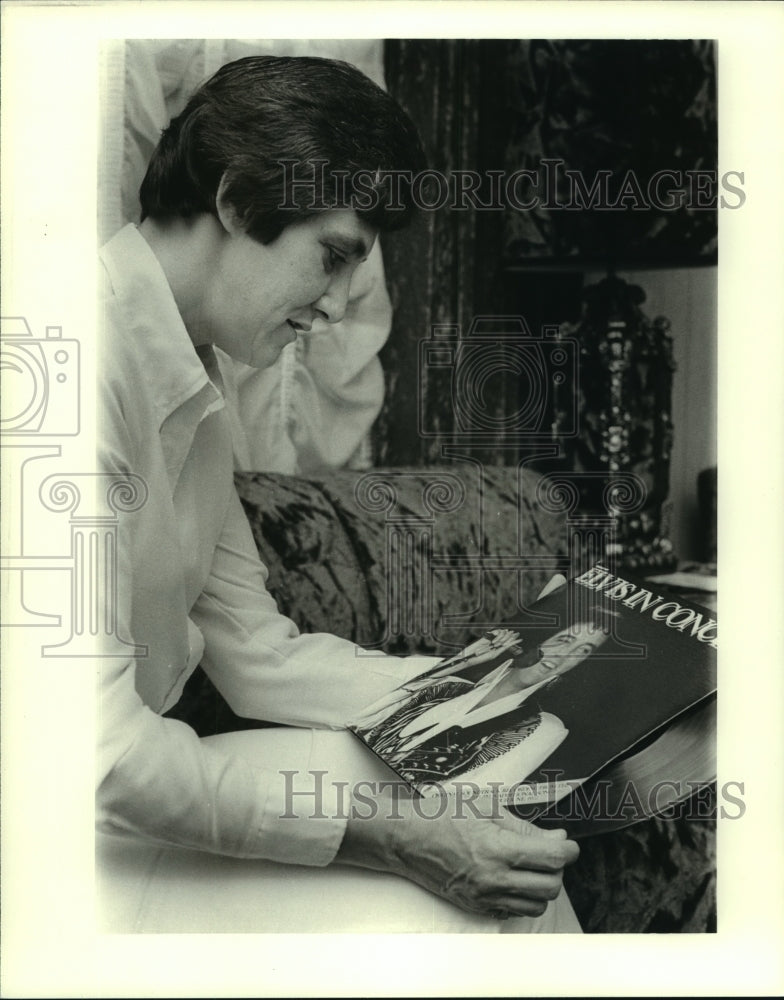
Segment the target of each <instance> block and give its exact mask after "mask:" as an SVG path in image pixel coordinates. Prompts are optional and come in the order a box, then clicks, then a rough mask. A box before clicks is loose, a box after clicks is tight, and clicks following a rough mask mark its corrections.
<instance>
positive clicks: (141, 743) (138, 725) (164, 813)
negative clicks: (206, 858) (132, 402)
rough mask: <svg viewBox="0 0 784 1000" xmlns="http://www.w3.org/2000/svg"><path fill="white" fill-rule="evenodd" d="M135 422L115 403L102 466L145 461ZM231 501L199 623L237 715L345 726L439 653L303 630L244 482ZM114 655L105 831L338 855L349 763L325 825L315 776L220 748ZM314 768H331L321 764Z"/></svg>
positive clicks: (127, 546)
mask: <svg viewBox="0 0 784 1000" xmlns="http://www.w3.org/2000/svg"><path fill="white" fill-rule="evenodd" d="M124 424H125V421H124V419H123V415H122V413H121V412H120V409H119V408H118V407H117V406H114V407H112V408H110V409H109V410H108V411H107V416H106V419H105V420H104V430H105V437H106V438H107V439H108V440H110V441H111V442H112V447H109V448H103V449H102V462H101V465H102V468H103V470H104V471H108V472H111V473H113V474H122V473H127V472H128V471H129V470H130V469H131V468H132V467H133V464H134V463H133V462H132V461H129V458H128V456H129V455H131V453H132V448H131V445H130V440H129V439H127V435H126V434H125V433H124V429H123V428H124ZM112 429H114V431H115V433H111V432H112ZM231 497H232V500H231V503H230V505H229V515H228V517H227V520H226V523H225V526H224V530H223V534H222V537H221V539H220V544H219V545H218V546H217V548H216V551H215V556H214V565H213V567H212V574H211V576H210V578H209V582H208V585H207V587H206V589H205V591H204V593H203V594H202V596H201V597H200V598H199V600H198V601H197V603H196V605H195V607H194V609H193V611H192V618H193V622H194V624H195V625H196V627H197V628H198V629H199V631H200V632H201V633H202V635H203V637H204V640H205V662H206V664H207V665H208V669H209V670H210V672H211V674H212V676H213V677H214V679H215V680H216V683H217V684H218V686H219V687H220V688H221V690H223V691H224V693H225V694H226V695H227V697H228V698H229V700H230V702H231V703H232V704H233V705H234V707H235V708H236V709H237V710H238V711H239V713H240V714H243V715H257V716H259V717H261V718H268V719H274V720H277V721H280V722H288V723H290V724H294V725H298V726H316V727H318V726H324V727H334V728H338V727H340V726H341V724H342V721H343V720H344V719H345V718H346V717H347V716H348V714H349V713H351V712H352V711H353V710H354V706H356V705H359V704H365V703H366V702H367V701H370V700H372V699H373V698H374V697H376V696H377V693H379V692H382V691H386V690H389V689H390V688H392V687H394V686H395V685H397V684H398V683H400V682H402V681H403V680H404V679H406V678H407V676H409V675H410V674H412V673H419V672H420V671H421V670H423V669H425V668H426V667H427V666H428V665H429V664H430V663H431V662H432V658H430V657H412V658H408V659H404V660H400V659H397V658H393V657H384V656H377V655H376V656H372V655H371V656H368V657H366V656H364V655H363V653H362V651H360V650H358V649H357V648H356V647H355V646H353V645H352V644H351V643H348V642H344V641H342V640H340V639H337V638H335V637H332V636H327V635H322V636H299V635H298V633H297V630H296V628H295V626H294V625H293V623H292V622H290V621H289V620H288V619H286V618H284V617H283V616H281V615H280V614H279V613H278V611H277V609H276V607H275V604H274V602H273V601H272V599H271V597H270V596H269V594H268V593H267V591H266V589H265V587H264V575H265V571H264V569H263V567H262V566H261V563H260V561H259V559H258V557H257V555H256V551H255V545H254V543H253V538H252V534H251V533H250V528H249V526H248V524H247V521H246V520H245V517H244V513H243V511H242V508H241V505H240V503H239V499H238V498H237V496H236V494H235V493H234V491H233V489H232V490H231ZM120 524H121V527H120V531H119V534H118V546H117V560H118V588H117V602H116V608H115V612H116V621H117V634H118V635H120V636H122V637H123V638H125V639H126V640H130V641H133V635H132V626H131V620H132V616H131V613H130V609H131V602H132V594H133V593H134V555H133V547H132V532H131V531H130V530H129V529H128V528H127V527H124V522H123V521H122V520H121V522H120ZM104 652H105V655H103V656H102V657H101V660H100V680H101V697H100V702H99V704H100V740H99V756H98V761H99V772H98V794H97V821H98V825H99V827H100V828H101V829H104V830H107V831H112V832H115V833H116V832H124V833H129V834H133V835H136V836H140V837H143V838H145V839H148V840H152V841H155V842H158V843H161V844H166V845H177V846H184V847H191V848H196V849H199V850H203V851H208V852H212V853H217V854H225V855H229V856H233V857H241V858H265V859H268V860H272V861H278V862H289V863H296V864H306V865H326V864H328V863H330V862H331V861H332V860H333V859H334V857H335V854H336V853H337V851H338V848H339V847H340V844H341V841H342V839H343V835H344V832H345V825H346V818H345V813H344V812H343V810H342V809H341V807H340V804H339V802H338V801H337V798H338V795H339V788H340V783H341V782H342V781H344V779H345V778H346V777H351V776H350V775H343V774H342V773H334V772H335V769H336V768H337V771H338V772H340V767H341V765H339V764H337V765H336V764H330V762H325V766H324V768H323V769H322V770H324V772H325V773H324V775H323V781H322V785H323V806H322V812H323V814H324V817H326V818H323V817H322V818H321V819H317V820H314V819H313V817H312V816H311V815H310V811H311V810H310V805H309V798H308V795H307V794H306V793H307V792H308V790H309V789H311V788H312V781H313V779H312V776H311V775H310V774H309V773H308V772H306V771H301V770H297V772H296V773H291V772H290V773H289V774H288V775H286V774H284V773H283V772H284V770H285V765H286V762H285V761H282V760H280V759H278V758H277V757H275V756H274V755H272V757H271V759H270V760H269V762H266V761H264V762H262V761H260V760H254V761H249V760H247V759H245V758H243V757H241V756H238V755H233V754H231V753H229V752H227V751H226V750H225V749H223V748H221V747H216V746H211V745H209V741H204V740H201V739H199V737H198V736H197V735H196V733H195V732H194V731H193V730H192V729H191V728H190V727H189V726H187V725H185V724H183V723H181V722H178V721H176V720H173V719H167V718H164V717H162V716H160V715H158V714H157V713H156V712H154V711H152V710H151V709H150V708H149V707H148V706H147V705H146V704H145V703H144V702H143V700H142V698H141V697H140V695H139V693H138V691H137V685H136V670H137V662H136V659H135V658H134V656H131V655H128V653H127V652H126V653H125V654H124V655H120V652H121V651H120V650H118V649H117V648H116V647H115V648H112V649H109V650H107V651H104ZM303 735H306V734H303ZM273 758H274V759H273ZM313 766H314V767H319V768H320V762H319V761H313ZM300 785H301V786H302V787H301V788H300ZM332 798H334V799H335V802H332V801H331V800H332ZM291 802H294V803H295V804H296V805H295V808H294V809H293V810H292V808H291V807H290V805H289V804H290V803H291Z"/></svg>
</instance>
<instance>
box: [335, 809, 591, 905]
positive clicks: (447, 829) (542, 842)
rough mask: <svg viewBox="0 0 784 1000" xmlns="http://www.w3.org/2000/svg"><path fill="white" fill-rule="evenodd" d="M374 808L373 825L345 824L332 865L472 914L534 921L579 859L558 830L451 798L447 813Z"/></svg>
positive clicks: (362, 821)
mask: <svg viewBox="0 0 784 1000" xmlns="http://www.w3.org/2000/svg"><path fill="white" fill-rule="evenodd" d="M366 804H367V801H366V800H365V802H364V803H363V807H364V808H365V811H367V810H366ZM377 805H378V810H377V812H376V815H374V816H373V817H372V818H371V819H354V818H352V819H349V822H348V828H347V831H346V835H345V838H344V840H343V844H342V846H341V849H340V851H339V852H338V857H337V861H339V862H341V863H344V864H351V865H357V866H359V867H363V868H373V869H375V870H377V871H387V872H392V873H395V874H398V875H403V876H404V877H405V878H408V879H410V880H411V881H412V882H416V883H417V884H418V885H421V886H422V887H423V888H425V889H428V890H429V891H430V892H433V893H435V894H436V895H437V896H441V897H442V898H443V899H446V900H448V901H449V902H450V903H453V904H455V905H456V906H459V907H461V908H462V909H464V910H469V911H471V912H474V913H483V914H485V915H487V916H494V917H509V916H514V917H517V916H529V917H537V916H540V915H541V914H542V913H544V911H545V909H546V907H547V904H548V902H549V901H550V900H552V899H555V897H556V896H557V895H558V893H559V892H560V891H561V885H562V880H563V870H564V867H565V866H566V865H569V864H572V862H574V861H575V860H576V859H577V857H578V855H579V853H580V851H579V848H578V846H577V844H576V843H575V842H574V841H572V840H568V839H567V837H566V833H565V832H564V831H563V830H540V829H538V828H537V827H535V826H533V825H532V824H531V823H528V822H526V821H525V820H520V819H516V818H515V817H513V816H512V815H511V814H510V813H508V812H507V811H506V810H504V809H501V810H500V813H501V815H499V816H497V817H495V818H490V816H481V815H479V816H477V815H475V814H473V813H472V812H471V811H470V810H469V809H466V808H465V807H463V808H462V809H461V808H460V804H459V802H458V801H457V800H456V799H455V798H454V797H450V798H449V799H448V800H447V805H446V809H444V808H443V806H444V803H443V802H441V803H439V801H438V799H435V800H420V801H419V803H417V805H418V809H415V808H414V803H413V800H412V799H410V798H402V797H399V798H397V799H395V800H394V801H393V799H392V796H391V795H388V796H387V795H381V796H379V798H378V799H377ZM496 811H497V810H496ZM439 812H442V813H443V815H441V816H438V813H439ZM360 815H363V814H362V813H360ZM430 817H433V818H430ZM436 817H437V818H436Z"/></svg>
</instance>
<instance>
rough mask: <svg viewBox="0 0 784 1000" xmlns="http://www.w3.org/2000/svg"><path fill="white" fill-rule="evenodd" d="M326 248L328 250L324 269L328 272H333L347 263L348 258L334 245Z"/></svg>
mask: <svg viewBox="0 0 784 1000" xmlns="http://www.w3.org/2000/svg"><path fill="white" fill-rule="evenodd" d="M326 249H327V252H326V255H325V259H324V270H325V271H326V272H327V274H331V273H332V272H333V271H334V270H336V269H337V268H338V267H340V265H341V264H345V263H346V258H345V257H344V256H343V255H342V254H340V253H338V251H337V250H335V248H334V247H330V246H328V247H327V248H326Z"/></svg>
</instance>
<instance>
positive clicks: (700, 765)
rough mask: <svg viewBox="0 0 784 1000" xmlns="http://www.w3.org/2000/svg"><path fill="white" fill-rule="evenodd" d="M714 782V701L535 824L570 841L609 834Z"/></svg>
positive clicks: (681, 718) (587, 784)
mask: <svg viewBox="0 0 784 1000" xmlns="http://www.w3.org/2000/svg"><path fill="white" fill-rule="evenodd" d="M715 780H716V699H715V698H711V699H709V700H708V701H706V702H704V703H703V704H701V705H699V706H698V707H697V708H695V709H692V710H691V711H689V712H686V713H684V714H683V715H681V716H679V717H678V718H677V719H676V720H675V721H674V722H673V723H672V724H671V725H669V726H667V728H666V729H664V730H663V731H662V732H661V733H660V734H659V735H658V736H657V737H656V738H655V739H653V740H652V741H651V742H650V743H648V744H646V745H645V746H643V747H642V748H641V749H637V750H636V751H634V750H633V751H632V752H631V753H629V754H627V755H626V756H624V757H623V758H621V759H619V760H616V761H614V762H613V763H612V764H610V765H609V766H608V767H606V768H604V770H602V771H601V772H600V773H599V774H598V775H595V776H594V777H592V778H589V779H588V781H586V782H585V783H584V784H583V785H582V787H581V788H579V789H578V790H577V791H576V792H574V793H573V794H572V795H570V796H569V797H568V798H567V799H564V800H562V801H561V802H559V803H557V805H556V806H555V807H554V808H553V809H551V810H550V811H549V812H548V814H547V815H546V816H543V817H541V820H540V821H539V822H540V823H541V825H543V826H562V827H564V828H565V829H567V830H568V831H569V833H570V835H572V836H576V837H582V836H587V835H588V834H596V833H610V832H611V831H613V830H620V829H622V828H623V827H625V826H631V825H632V824H633V823H638V822H640V821H641V820H645V819H649V818H650V817H651V816H655V815H657V814H659V813H662V812H663V811H665V810H666V809H668V807H672V806H674V805H676V804H677V803H678V802H681V801H682V800H683V799H685V798H688V797H689V796H690V795H692V794H694V792H695V791H697V789H698V788H701V787H703V786H705V785H708V784H710V783H711V782H712V781H715Z"/></svg>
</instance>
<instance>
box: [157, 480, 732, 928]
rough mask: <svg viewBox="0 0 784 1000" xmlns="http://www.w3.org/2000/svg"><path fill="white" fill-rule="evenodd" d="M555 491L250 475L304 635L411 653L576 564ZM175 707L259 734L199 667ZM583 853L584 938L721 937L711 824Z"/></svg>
mask: <svg viewBox="0 0 784 1000" xmlns="http://www.w3.org/2000/svg"><path fill="white" fill-rule="evenodd" d="M546 485H547V483H546V481H543V480H541V479H540V478H539V477H538V476H536V475H535V474H534V473H531V472H529V471H527V470H522V471H521V470H517V469H510V468H495V467H494V468H480V467H479V466H478V465H473V464H467V463H463V464H460V465H457V464H455V465H454V466H453V467H449V466H445V467H439V468H437V469H436V468H432V469H416V470H406V469H394V470H386V471H384V470H378V471H373V472H369V473H358V472H331V473H329V474H328V475H325V476H324V477H323V478H320V479H312V480H310V479H309V480H304V479H299V478H294V477H289V476H283V475H276V474H243V475H240V476H238V477H237V488H238V491H239V495H240V498H241V500H242V503H243V506H244V508H245V511H246V513H247V515H248V518H249V521H250V524H251V527H252V529H253V534H254V538H255V540H256V544H257V546H258V548H259V551H260V554H261V557H262V559H263V561H264V563H265V564H266V566H267V567H268V569H269V579H268V587H269V589H270V591H271V593H272V594H273V595H274V597H275V598H276V600H277V602H278V605H279V607H280V608H281V610H282V611H283V612H284V613H285V614H287V615H288V616H290V617H291V618H292V619H293V620H294V621H295V622H296V623H297V625H298V626H299V627H300V629H301V630H303V631H329V632H333V633H336V634H338V635H341V636H343V637H345V638H348V639H351V640H353V641H355V642H358V643H360V644H361V645H364V646H367V647H371V646H372V647H380V648H384V649H386V650H387V651H388V652H393V653H399V654H404V653H408V652H414V651H418V652H428V653H436V654H439V655H447V653H448V652H449V651H453V650H454V649H455V648H459V646H460V645H462V644H464V642H465V640H466V639H467V638H468V636H470V635H473V634H475V633H476V632H477V631H480V630H481V629H482V628H483V627H484V626H486V625H491V624H493V623H497V622H498V621H502V620H508V619H509V618H510V617H512V616H513V615H514V611H515V608H517V607H518V606H521V607H524V606H525V605H526V604H527V603H531V602H533V600H535V598H536V595H537V594H538V592H539V590H540V589H541V587H542V586H543V585H544V583H545V582H546V581H547V580H548V579H549V577H550V576H551V575H552V574H553V572H555V571H557V570H558V569H562V570H563V569H565V568H567V567H568V558H567V525H566V520H565V515H564V514H562V513H560V514H559V513H554V512H553V511H552V504H549V503H547V493H546ZM548 508H549V509H548ZM171 714H173V715H175V716H176V717H178V718H181V719H183V720H184V721H186V722H188V723H189V724H190V725H192V726H193V727H194V728H195V729H196V731H197V732H199V733H200V735H209V734H211V733H216V732H224V731H227V730H231V729H236V728H248V727H249V726H254V725H258V723H254V722H252V721H250V720H247V719H239V718H237V717H236V716H235V715H233V713H232V712H231V710H230V709H229V708H228V706H227V705H226V704H225V703H224V702H223V700H222V699H221V698H220V695H219V694H218V693H217V692H216V691H215V689H214V688H213V687H212V686H211V685H210V683H209V681H208V680H207V678H206V677H205V676H204V674H203V673H202V672H201V671H197V673H196V674H195V675H194V677H193V678H191V680H190V681H189V683H188V685H187V687H186V690H185V693H184V695H183V698H182V699H181V701H180V704H179V705H178V706H177V707H176V708H175V709H174V711H173V713H171ZM581 848H582V850H581V856H580V859H579V861H578V862H577V864H576V865H575V866H574V867H573V868H572V869H570V870H569V871H568V873H567V876H566V882H567V887H568V889H569V893H570V896H571V898H572V901H573V903H574V906H575V909H576V911H577V913H578V916H579V917H580V920H581V922H582V924H583V927H584V929H585V930H586V931H589V932H669V931H678V932H699V931H709V930H713V929H715V830H714V826H713V823H712V821H711V820H709V819H707V820H694V819H692V820H689V819H686V818H683V817H681V818H677V819H670V820H663V819H655V820H651V821H649V822H645V823H639V824H637V825H635V826H633V827H630V828H628V829H626V830H621V831H616V832H614V833H607V834H602V835H598V836H594V837H588V838H584V839H583V840H582V843H581Z"/></svg>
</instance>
